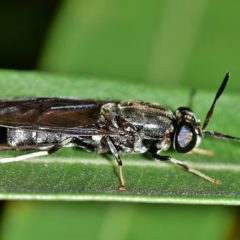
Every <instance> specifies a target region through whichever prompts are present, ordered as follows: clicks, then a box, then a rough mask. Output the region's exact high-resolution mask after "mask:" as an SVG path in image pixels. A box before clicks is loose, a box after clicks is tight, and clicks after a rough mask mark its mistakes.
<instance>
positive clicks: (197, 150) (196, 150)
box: [189, 148, 214, 157]
mask: <svg viewBox="0 0 240 240" xmlns="http://www.w3.org/2000/svg"><path fill="white" fill-rule="evenodd" d="M189 153H196V154H201V155H206V156H209V157H211V156H213V155H214V153H213V151H211V150H206V149H202V148H193V149H192V151H191V152H189Z"/></svg>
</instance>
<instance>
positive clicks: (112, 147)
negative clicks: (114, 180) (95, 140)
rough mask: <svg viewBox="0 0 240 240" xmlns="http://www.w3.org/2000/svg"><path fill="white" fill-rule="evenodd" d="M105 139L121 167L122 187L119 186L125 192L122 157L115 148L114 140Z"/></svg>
mask: <svg viewBox="0 0 240 240" xmlns="http://www.w3.org/2000/svg"><path fill="white" fill-rule="evenodd" d="M105 139H106V140H107V144H108V147H109V149H110V151H111V153H112V154H113V155H114V157H115V159H116V160H117V163H118V166H119V172H120V186H119V190H122V191H124V190H125V181H124V176H123V164H122V160H121V158H120V155H119V153H118V151H117V149H116V147H115V146H114V144H113V142H112V140H111V139H110V137H105Z"/></svg>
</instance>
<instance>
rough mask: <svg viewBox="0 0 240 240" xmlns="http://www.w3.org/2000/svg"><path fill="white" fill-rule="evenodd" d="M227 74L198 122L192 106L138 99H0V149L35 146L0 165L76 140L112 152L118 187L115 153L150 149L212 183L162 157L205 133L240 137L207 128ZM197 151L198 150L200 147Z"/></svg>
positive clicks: (183, 149)
mask: <svg viewBox="0 0 240 240" xmlns="http://www.w3.org/2000/svg"><path fill="white" fill-rule="evenodd" d="M228 78H229V74H228V73H227V74H226V76H225V78H224V80H223V82H222V84H221V86H220V88H219V89H218V92H217V94H216V96H215V98H214V101H213V103H212V105H211V107H210V110H209V111H208V113H207V115H206V119H205V121H204V123H203V125H201V123H200V121H199V120H198V119H197V118H196V116H195V114H194V113H193V112H192V110H191V109H190V108H187V107H180V108H178V109H177V110H176V111H175V112H173V111H171V110H170V109H168V108H166V107H163V106H161V105H158V104H152V103H146V102H142V101H133V100H131V101H98V100H88V99H87V100H83V99H69V98H29V99H7V100H0V150H8V149H10V150H37V149H38V150H39V151H36V152H33V153H29V154H25V155H20V156H17V157H12V158H3V159H0V163H7V162H14V161H21V160H25V159H28V158H33V157H39V156H44V155H48V154H51V153H53V152H55V151H57V150H58V149H60V148H62V147H64V146H67V145H69V144H74V145H75V146H78V147H79V148H81V149H83V150H86V151H96V152H98V153H106V152H111V153H112V154H113V155H114V157H115V159H116V161H117V163H118V165H119V171H120V174H119V175H120V189H121V190H124V188H125V181H124V175H123V168H122V160H121V158H120V155H119V152H120V151H122V152H127V153H130V152H135V153H146V152H147V153H150V154H151V156H152V157H153V158H154V159H156V160H160V161H169V162H172V163H173V164H176V165H178V166H180V167H182V168H183V169H185V170H187V171H188V172H191V173H193V174H195V175H197V176H200V177H202V178H204V179H206V180H208V181H210V182H212V183H215V184H219V183H220V181H219V180H217V179H213V178H211V177H209V176H207V175H205V174H204V173H202V172H199V171H197V170H195V169H193V168H191V167H189V166H188V165H187V164H185V163H183V162H181V161H179V160H177V159H175V158H172V157H171V156H162V155H160V152H162V151H167V150H168V149H169V148H173V149H174V150H175V151H177V152H180V153H187V152H190V151H194V150H195V151H198V150H196V147H197V146H198V145H199V144H200V142H201V139H202V138H203V136H204V135H209V136H212V137H215V138H222V139H230V140H235V141H238V142H239V141H240V138H238V137H233V136H230V135H226V134H223V133H219V132H215V131H211V130H206V127H207V125H208V123H209V121H210V119H211V117H212V114H213V111H214V108H215V104H216V102H217V100H218V99H219V97H220V96H221V94H222V93H223V91H224V89H225V87H226V85H227V82H228ZM199 151H200V150H199Z"/></svg>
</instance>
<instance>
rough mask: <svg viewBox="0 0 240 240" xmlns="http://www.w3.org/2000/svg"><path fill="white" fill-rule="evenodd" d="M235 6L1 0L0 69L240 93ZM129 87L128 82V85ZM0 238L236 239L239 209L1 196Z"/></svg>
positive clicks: (185, 0) (202, 0)
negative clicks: (6, 198) (220, 87)
mask: <svg viewBox="0 0 240 240" xmlns="http://www.w3.org/2000/svg"><path fill="white" fill-rule="evenodd" d="M239 8H240V3H239V2H237V1H233V0H230V1H217V0H211V1H210V0H199V1H190V0H182V1H179V0H175V1H174V0H162V1H161V0H148V1H144V0H138V1H137V0H132V1H126V0H122V1H117V0H92V1H86V0H82V1H81V0H65V1H64V0H62V1H60V0H56V1H53V0H52V1H47V0H42V1H26V0H23V1H16V0H9V1H8V2H3V1H2V2H1V3H0V31H1V38H0V67H1V68H8V69H24V70H26V69H27V70H29V69H34V70H44V71H49V72H53V73H62V74H66V75H79V76H87V77H88V76H91V77H96V78H98V79H99V84H101V81H104V79H111V80H112V81H122V82H123V84H124V83H126V85H127V83H128V82H133V83H135V84H139V83H141V84H145V85H150V84H151V85H156V86H163V87H167V88H171V87H174V88H177V87H178V86H185V87H188V88H197V89H198V88H205V89H209V90H213V91H215V89H216V88H217V87H218V85H219V83H220V81H221V80H222V78H223V76H224V74H225V72H226V71H230V72H231V74H232V78H231V81H230V83H229V86H228V92H231V91H232V92H235V93H237V92H239V80H238V78H239V76H240V68H239V63H240V51H239V50H240V46H239V42H240V31H239V22H240V14H239ZM126 91H127V87H126ZM0 213H1V215H0V216H1V228H0V237H1V239H4V240H15V239H24V240H27V239H33V238H34V239H43V238H46V239H66V238H69V239H119V240H122V239H147V238H149V239H216V240H218V239H240V233H239V231H240V230H239V225H240V214H239V213H240V212H239V208H238V207H220V206H219V207H217V206H187V205H158V204H153V205H151V204H133V203H132V204H127V203H83V202H74V203H61V202H21V201H19V202H1V211H0Z"/></svg>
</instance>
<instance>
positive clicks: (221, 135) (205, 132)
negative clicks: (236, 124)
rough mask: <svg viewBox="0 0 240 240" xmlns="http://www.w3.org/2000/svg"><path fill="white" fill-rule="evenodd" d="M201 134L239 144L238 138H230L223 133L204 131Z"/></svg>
mask: <svg viewBox="0 0 240 240" xmlns="http://www.w3.org/2000/svg"><path fill="white" fill-rule="evenodd" d="M203 132H204V134H207V135H209V136H212V137H214V138H220V139H230V140H233V141H236V142H240V138H239V137H233V136H230V135H227V134H224V133H220V132H215V131H212V130H205V131H203Z"/></svg>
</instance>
